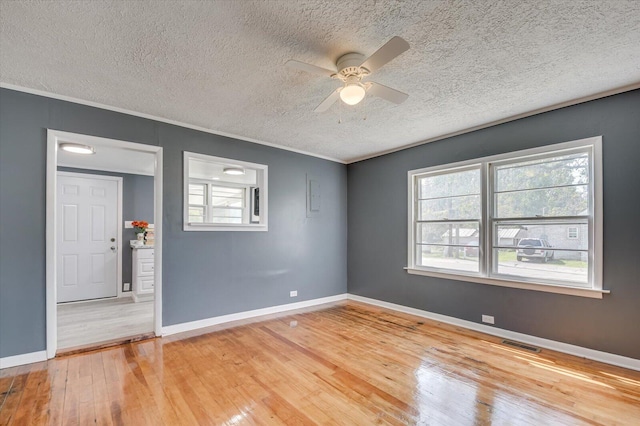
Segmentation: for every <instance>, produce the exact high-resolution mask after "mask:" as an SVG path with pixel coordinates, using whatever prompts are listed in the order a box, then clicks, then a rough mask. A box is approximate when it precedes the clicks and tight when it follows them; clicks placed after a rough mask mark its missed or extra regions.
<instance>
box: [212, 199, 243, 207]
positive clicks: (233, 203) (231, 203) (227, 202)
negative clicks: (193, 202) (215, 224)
mask: <svg viewBox="0 0 640 426" xmlns="http://www.w3.org/2000/svg"><path fill="white" fill-rule="evenodd" d="M211 205H212V206H216V207H243V206H244V198H223V197H213V198H212V199H211Z"/></svg>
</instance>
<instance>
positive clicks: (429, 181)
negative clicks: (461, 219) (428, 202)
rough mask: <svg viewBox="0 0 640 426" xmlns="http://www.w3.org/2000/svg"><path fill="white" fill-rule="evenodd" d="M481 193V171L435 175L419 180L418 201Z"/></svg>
mask: <svg viewBox="0 0 640 426" xmlns="http://www.w3.org/2000/svg"><path fill="white" fill-rule="evenodd" d="M479 193H480V169H474V170H466V171H463V172H453V173H443V174H435V175H431V176H424V177H420V178H419V179H418V199H421V200H423V199H427V198H440V197H454V196H459V195H470V194H479Z"/></svg>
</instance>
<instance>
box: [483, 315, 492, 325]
mask: <svg viewBox="0 0 640 426" xmlns="http://www.w3.org/2000/svg"><path fill="white" fill-rule="evenodd" d="M482 322H486V323H487V324H495V320H494V319H493V317H492V316H491V315H483V316H482Z"/></svg>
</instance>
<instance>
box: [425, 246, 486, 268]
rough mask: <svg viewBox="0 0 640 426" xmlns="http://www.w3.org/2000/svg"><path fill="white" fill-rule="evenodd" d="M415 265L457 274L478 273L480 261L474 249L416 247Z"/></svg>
mask: <svg viewBox="0 0 640 426" xmlns="http://www.w3.org/2000/svg"><path fill="white" fill-rule="evenodd" d="M416 265H417V266H426V267H429V268H438V269H448V270H451V271H458V272H478V271H479V270H480V259H479V257H478V252H477V248H476V247H452V246H434V245H423V244H418V245H416Z"/></svg>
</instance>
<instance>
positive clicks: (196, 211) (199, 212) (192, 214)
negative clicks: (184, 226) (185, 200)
mask: <svg viewBox="0 0 640 426" xmlns="http://www.w3.org/2000/svg"><path fill="white" fill-rule="evenodd" d="M189 222H191V223H203V222H204V207H194V206H189Z"/></svg>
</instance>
